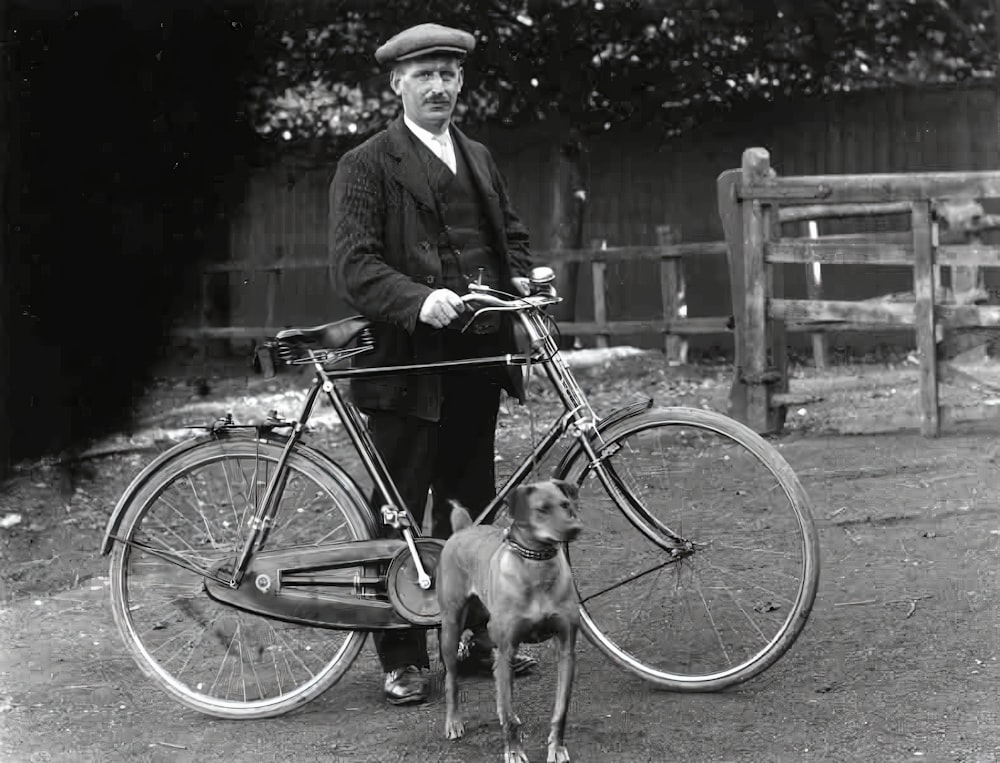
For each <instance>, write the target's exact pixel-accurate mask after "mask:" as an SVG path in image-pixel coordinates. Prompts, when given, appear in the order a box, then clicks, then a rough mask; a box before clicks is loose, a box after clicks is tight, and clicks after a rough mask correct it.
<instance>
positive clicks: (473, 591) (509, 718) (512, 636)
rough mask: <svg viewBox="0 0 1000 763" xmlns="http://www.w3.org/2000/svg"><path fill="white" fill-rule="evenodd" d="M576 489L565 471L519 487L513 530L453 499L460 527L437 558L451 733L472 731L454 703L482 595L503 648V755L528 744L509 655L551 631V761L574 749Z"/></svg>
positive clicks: (499, 673)
mask: <svg viewBox="0 0 1000 763" xmlns="http://www.w3.org/2000/svg"><path fill="white" fill-rule="evenodd" d="M577 495H578V493H577V488H576V486H575V485H573V484H570V483H569V482H565V481H562V480H550V481H547V482H538V483H534V484H531V485H523V486H521V487H518V488H515V490H514V491H513V493H512V494H511V497H510V498H509V499H508V506H509V508H510V515H511V519H512V523H511V526H510V528H509V529H507V530H503V529H501V528H498V527H493V526H491V525H477V526H471V525H472V519H471V518H470V516H469V513H468V511H466V510H465V509H464V508H463V507H461V506H460V505H458V504H457V503H454V502H453V503H452V506H453V510H452V513H451V524H452V529H453V531H454V534H453V535H452V536H451V537H450V538H448V541H447V542H446V543H445V546H444V549H443V551H442V552H441V560H440V562H439V564H438V568H437V593H438V601H439V603H440V606H441V654H442V659H443V660H444V665H445V670H446V671H447V673H446V676H445V701H446V704H447V716H446V718H445V734H446V735H447V737H448V739H458V738H460V737H461V736H462V735H463V734H464V733H465V725H464V723H463V722H462V719H461V717H460V715H459V711H458V707H457V704H458V681H457V662H458V657H457V655H458V644H459V636H460V634H461V633H462V630H463V628H464V624H465V614H466V611H467V608H468V604H469V601H470V600H471V599H472V597H478V598H479V600H480V601H481V602H482V604H483V605H484V606H485V608H486V610H487V612H488V613H489V622H488V623H487V631H488V633H489V636H490V638H491V639H492V640H493V643H494V644H496V648H497V651H496V653H495V654H494V658H493V676H494V679H495V680H496V687H497V714H498V715H499V716H500V725H501V726H502V727H503V734H504V762H505V763H527V760H528V757H527V755H526V754H525V752H524V748H523V747H522V746H521V735H520V727H521V722H520V720H519V719H518V717H517V715H516V714H515V713H514V710H513V707H512V694H513V690H514V676H513V672H512V671H511V659H512V658H513V656H514V654H515V652H516V651H517V647H518V645H519V644H521V643H525V642H527V643H539V642H541V641H546V640H548V639H549V638H551V637H553V636H555V637H556V639H557V640H558V641H559V666H558V678H557V682H556V701H555V709H554V710H553V712H552V727H551V731H550V732H549V738H548V762H549V763H567V761H569V759H570V758H569V752H568V751H567V750H566V745H565V743H564V737H565V732H566V711H567V709H568V707H569V698H570V693H571V691H572V686H573V672H574V668H575V664H576V655H575V653H574V649H575V647H576V634H577V631H578V629H579V626H580V610H579V602H578V600H577V595H576V589H575V586H574V585H573V578H572V574H571V571H570V566H569V561H568V560H567V558H566V555H565V554H564V553H561V552H560V547H561V546H562V544H564V543H568V542H569V541H571V540H573V539H574V538H575V537H576V536H577V535H578V534H579V533H580V529H581V524H580V519H579V518H578V517H577V513H576V504H577Z"/></svg>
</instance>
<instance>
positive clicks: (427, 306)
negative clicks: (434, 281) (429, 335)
mask: <svg viewBox="0 0 1000 763" xmlns="http://www.w3.org/2000/svg"><path fill="white" fill-rule="evenodd" d="M463 312H465V303H464V302H463V301H462V298H461V297H459V296H458V295H457V294H456V293H455V292H453V291H452V290H451V289H437V290H435V291H432V292H431V293H430V294H428V295H427V299H425V300H424V304H423V305H421V306H420V320H421V321H422V322H424V323H427V324H429V325H431V326H433V327H434V328H436V329H441V328H444V327H445V326H447V325H448V324H449V323H451V322H452V321H453V320H455V319H456V318H457V317H458V316H459V315H461V314H462V313H463Z"/></svg>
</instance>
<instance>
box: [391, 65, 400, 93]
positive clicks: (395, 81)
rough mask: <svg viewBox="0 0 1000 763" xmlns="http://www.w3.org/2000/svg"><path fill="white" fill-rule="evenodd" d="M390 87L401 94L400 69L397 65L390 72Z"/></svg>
mask: <svg viewBox="0 0 1000 763" xmlns="http://www.w3.org/2000/svg"><path fill="white" fill-rule="evenodd" d="M389 88H390V89H391V90H392V92H394V93H395V94H396V95H399V69H397V68H395V67H393V69H392V71H391V72H389Z"/></svg>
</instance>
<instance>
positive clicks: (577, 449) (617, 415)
mask: <svg viewBox="0 0 1000 763" xmlns="http://www.w3.org/2000/svg"><path fill="white" fill-rule="evenodd" d="M652 407H653V398H647V399H646V400H637V401H636V402H634V403H631V404H630V405H626V406H625V407H624V408H619V409H618V410H615V411H612V412H611V413H609V414H608V415H607V416H605V417H604V418H603V419H601V420H600V421H598V422H597V427H596V429H597V432H604V431H606V430H607V429H608V428H609V427H613V426H614V425H615V424H618V423H620V422H622V421H626V420H628V419H631V418H634V417H636V416H639V415H640V414H643V413H645V412H646V411H648V410H650V409H651V408H652ZM581 453H583V448H582V446H581V445H580V443H579V442H577V443H575V444H574V445H573V447H571V448H570V449H569V450H567V451H566V452H565V453H564V454H563V457H562V458H561V459H560V460H559V464H558V465H557V466H556V468H555V470H554V471H553V472H552V473H553V474H554V475H555V476H556V477H562V476H563V475H565V474H566V473H567V472H568V471H569V468H570V466H572V465H573V462H574V461H576V459H577V458H578V457H579V456H580V454H581Z"/></svg>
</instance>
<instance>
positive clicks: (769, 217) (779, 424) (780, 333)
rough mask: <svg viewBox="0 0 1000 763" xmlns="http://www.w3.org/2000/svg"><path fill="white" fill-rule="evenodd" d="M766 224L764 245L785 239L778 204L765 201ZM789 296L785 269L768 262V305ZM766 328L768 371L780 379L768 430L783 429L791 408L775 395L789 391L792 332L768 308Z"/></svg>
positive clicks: (774, 386) (770, 389)
mask: <svg viewBox="0 0 1000 763" xmlns="http://www.w3.org/2000/svg"><path fill="white" fill-rule="evenodd" d="M762 212H763V218H764V219H763V227H764V230H765V232H766V236H767V237H766V239H765V240H764V248H765V250H766V248H767V244H768V243H770V242H771V241H773V240H774V239H776V238H781V221H780V220H778V207H776V206H774V205H773V204H765V205H763V208H762ZM784 296H785V269H784V268H783V267H781V266H780V265H778V266H773V265H771V264H768V263H767V260H766V259H765V265H764V304H765V305H767V304H768V303H769V302H770V301H771V300H772V299H775V298H778V299H780V298H782V297H784ZM764 330H765V333H766V336H767V355H768V358H769V359H770V368H769V369H768V372H769V373H770V372H772V371H774V370H776V371H777V378H776V379H775V380H774V382H773V383H771V384H768V385H767V405H768V416H769V419H768V431H769V432H780V431H781V430H782V429H783V428H784V426H785V418H786V416H787V414H788V408H787V407H786V406H783V405H777V404H775V402H774V399H773V398H774V395H775V394H777V393H784V392H788V338H787V337H788V332H787V331H786V330H785V323H784V321H776V320H773V319H772V318H770V317H768V316H767V312H766V310H765V322H764Z"/></svg>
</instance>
